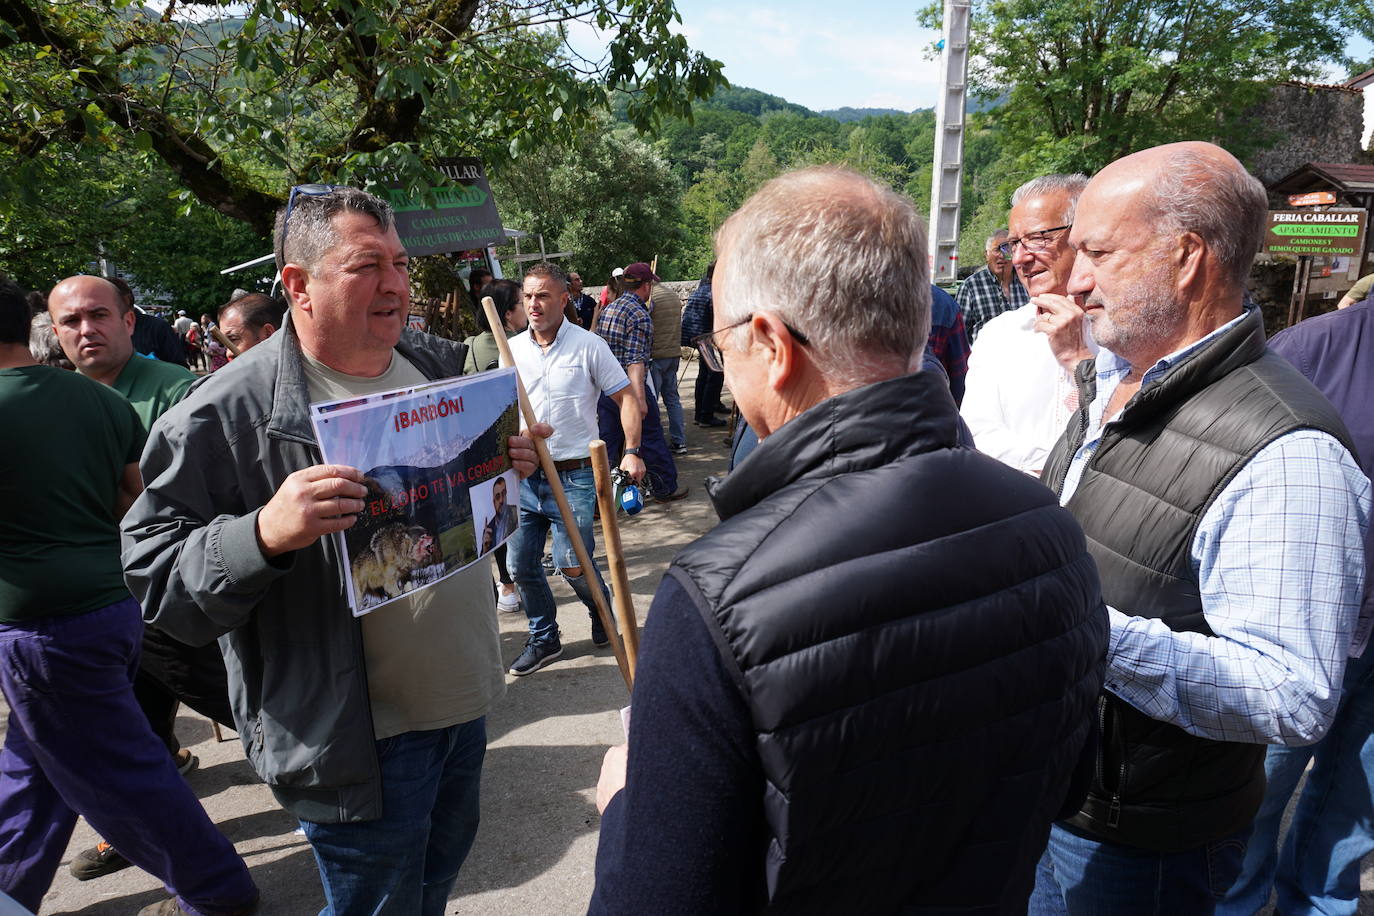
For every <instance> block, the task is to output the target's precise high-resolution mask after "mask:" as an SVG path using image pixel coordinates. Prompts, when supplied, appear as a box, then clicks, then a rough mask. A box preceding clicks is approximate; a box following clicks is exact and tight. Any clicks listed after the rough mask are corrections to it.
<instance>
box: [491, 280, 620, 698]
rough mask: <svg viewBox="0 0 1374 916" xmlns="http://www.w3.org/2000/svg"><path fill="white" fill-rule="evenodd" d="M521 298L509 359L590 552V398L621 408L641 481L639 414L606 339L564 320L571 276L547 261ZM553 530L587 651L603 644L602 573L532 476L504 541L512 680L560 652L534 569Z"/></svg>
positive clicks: (551, 608) (543, 482)
mask: <svg viewBox="0 0 1374 916" xmlns="http://www.w3.org/2000/svg"><path fill="white" fill-rule="evenodd" d="M524 296H525V314H526V315H528V316H529V320H530V324H529V328H528V329H527V330H526V331H525V332H524V333H523V334H517V335H516V336H515V337H512V338H511V341H510V348H511V354H512V355H513V356H514V357H515V367H516V368H517V369H518V370H520V378H521V379H522V380H523V381H524V383H525V389H526V391H527V392H528V393H529V396H530V403H531V404H532V405H533V406H534V415H535V416H536V417H538V418H539V420H540V422H543V423H548V424H549V425H551V426H552V427H553V430H554V432H553V436H552V437H551V438H550V439H549V452H550V454H551V455H552V456H553V463H554V467H556V468H557V469H558V478H559V480H561V481H562V482H563V491H564V492H565V493H567V495H568V504H569V505H570V506H572V511H573V517H574V518H576V519H577V527H578V530H579V531H581V533H582V542H583V543H584V544H586V545H587V553H588V555H590V554H591V553H592V552H593V551H594V550H595V542H594V540H593V537H592V535H593V531H592V517H593V509H594V507H595V505H596V483H595V480H594V478H593V473H592V461H591V458H589V457H588V449H587V444H588V443H589V442H591V441H592V440H593V439H595V438H597V427H596V409H597V407H596V405H597V401H598V400H599V399H600V397H601V396H602V395H603V394H604V395H605V396H606V397H607V398H609V399H610V400H611V401H613V402H614V403H615V405H616V407H617V408H618V409H619V411H620V422H621V425H622V426H623V427H624V429H625V444H626V446H627V447H626V449H625V455H624V457H623V458H622V459H621V461H620V467H621V468H622V469H623V470H624V471H625V472H626V473H627V474H629V475H630V476H631V477H633V478H634V479H635V480H636V481H638V480H640V479H642V478H643V477H644V462H643V461H642V460H641V459H640V457H639V433H640V420H641V418H642V417H643V414H642V413H641V412H640V406H639V400H638V399H637V398H636V397H635V396H634V395H633V394H632V393H631V390H630V380H629V377H628V376H626V374H625V370H624V369H622V368H621V366H620V362H619V361H618V360H617V359H616V358H615V355H614V354H613V353H612V352H611V348H610V347H609V346H608V345H607V344H606V341H604V340H602V339H601V338H600V337H598V336H596V335H595V334H593V333H592V332H590V331H584V330H583V329H582V328H579V327H578V326H577V325H575V324H573V323H572V322H570V321H566V320H565V319H564V306H566V305H567V303H568V279H567V276H566V275H565V274H564V273H563V271H562V270H561V269H560V268H558V267H557V266H555V265H553V264H548V263H539V264H536V265H534V266H533V267H531V268H530V269H529V270H528V271H526V272H525V284H524ZM550 529H552V530H553V560H554V564H555V566H556V567H557V568H558V569H559V571H560V572H561V573H562V575H563V578H564V579H565V580H567V583H568V585H570V586H572V590H573V591H574V592H576V593H577V597H578V598H580V599H582V603H583V604H585V605H586V606H587V611H588V613H589V614H590V615H591V618H592V645H595V646H604V645H606V643H607V641H608V640H607V637H606V631H605V630H604V629H603V628H602V626H601V620H600V619H599V618H598V617H597V616H596V603H595V601H596V599H595V598H593V597H592V591H591V589H592V587H593V586H592V584H591V583H590V582H589V578H591V577H594V578H595V581H596V585H595V587H596V588H599V589H601V591H602V593H603V594H606V595H608V596H609V592H607V591H606V583H605V582H603V581H602V579H601V573H600V571H598V570H596V569H592V570H591V572H590V574H588V572H587V571H586V570H584V569H583V568H582V567H581V565H579V563H578V561H577V555H576V554H575V553H574V552H573V547H572V542H571V541H569V540H568V532H567V529H566V528H565V527H564V525H563V516H562V515H561V514H560V513H559V510H558V505H557V503H555V502H554V499H553V491H552V490H550V489H549V482H548V480H547V479H546V478H545V477H544V472H543V471H542V470H541V471H536V472H535V473H534V474H532V475H530V477H529V479H527V480H526V481H525V482H524V483H523V484H521V486H520V528H519V530H517V531H516V533H515V536H514V537H512V538H511V541H510V569H511V576H512V578H514V579H515V588H516V591H518V592H519V593H520V602H521V604H523V605H524V607H525V616H527V617H528V618H529V621H530V636H529V639H528V640H527V641H526V643H525V648H524V651H522V652H521V653H520V655H519V657H518V658H516V659H515V661H514V662H512V663H511V666H510V673H511V674H517V675H522V674H530V673H531V672H534V671H538V670H539V669H540V668H542V667H544V666H545V665H547V664H548V663H549V662H552V661H555V660H556V659H558V658H561V657H562V655H563V642H562V636H561V634H560V632H559V629H558V610H557V608H556V607H555V605H554V600H553V591H552V590H551V589H550V588H549V582H548V579H547V578H546V577H545V576H544V569H543V566H542V564H541V563H540V560H541V559H542V557H543V553H544V542H545V541H546V540H547V539H548V536H549V530H550ZM607 603H608V604H609V601H608V602H607Z"/></svg>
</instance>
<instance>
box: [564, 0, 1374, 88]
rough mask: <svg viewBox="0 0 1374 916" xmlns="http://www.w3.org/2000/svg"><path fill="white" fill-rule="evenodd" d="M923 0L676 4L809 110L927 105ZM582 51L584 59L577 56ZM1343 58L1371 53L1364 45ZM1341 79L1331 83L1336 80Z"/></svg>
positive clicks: (585, 31)
mask: <svg viewBox="0 0 1374 916" xmlns="http://www.w3.org/2000/svg"><path fill="white" fill-rule="evenodd" d="M926 2H927V0H845V2H843V3H838V4H837V3H833V2H827V3H822V2H819V0H676V5H677V10H678V13H679V14H681V16H682V26H681V31H682V33H683V34H684V35H685V36H686V37H687V42H688V44H689V45H690V46H691V47H692V48H693V49H694V50H697V51H701V52H703V53H704V54H706V55H707V56H709V57H713V58H715V59H716V60H719V61H721V62H722V63H724V64H725V75H726V77H727V78H728V79H729V80H730V82H731V83H733V84H734V85H736V86H747V87H749V88H750V89H758V90H760V91H762V92H767V93H770V94H771V95H776V96H781V97H782V98H784V99H786V100H787V101H789V102H795V103H796V104H798V105H804V106H806V107H807V108H810V109H811V110H812V111H824V110H826V109H829V108H842V107H844V106H849V107H851V108H896V109H899V110H901V111H912V110H914V109H917V108H934V107H935V101H936V95H937V93H938V90H939V85H940V76H939V60H938V58H933V57H929V55H928V49H929V48H930V47H931V45H932V44H933V43H934V42H935V41H936V40H937V39H938V38H939V37H940V36H939V34H938V31H937V30H932V29H923V28H921V27H920V26H919V25H918V23H917V21H916V10H917V9H919V8H922V7H923V6H925V4H926ZM572 37H573V40H574V44H575V46H576V47H578V48H579V49H588V50H590V49H592V48H595V47H604V45H605V42H604V41H600V42H598V41H597V40H596V38H595V32H594V30H593V29H592V28H591V27H590V26H579V27H577V30H576V32H575V34H574V35H573V36H572ZM584 53H585V52H584ZM1350 53H1351V54H1352V55H1353V56H1355V57H1358V58H1361V59H1368V58H1369V57H1370V56H1371V47H1370V44H1369V42H1367V41H1364V40H1363V39H1359V40H1357V41H1356V42H1354V43H1352V45H1351V49H1350ZM1342 75H1343V74H1342V73H1338V72H1335V71H1333V72H1332V73H1331V75H1330V78H1331V80H1332V81H1333V82H1339V81H1340V79H1341V77H1342Z"/></svg>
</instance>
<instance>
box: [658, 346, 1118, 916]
mask: <svg viewBox="0 0 1374 916" xmlns="http://www.w3.org/2000/svg"><path fill="white" fill-rule="evenodd" d="M956 442H957V413H956V412H955V407H954V403H953V401H952V399H951V398H950V395H949V390H948V388H947V387H946V386H945V385H944V383H943V380H942V379H940V378H939V377H938V376H936V375H933V374H931V373H924V372H923V373H918V374H916V375H913V376H906V377H903V378H898V379H893V380H890V381H886V382H881V383H878V384H874V385H870V386H867V387H865V388H860V389H857V390H855V391H851V392H848V393H846V394H843V395H840V396H838V397H835V398H831V399H829V400H827V401H824V402H823V403H821V404H819V405H817V406H815V407H813V408H812V409H810V410H808V411H806V412H805V413H804V414H802V415H801V416H800V417H798V418H796V419H794V420H792V421H791V422H790V423H788V424H786V425H785V426H783V427H782V429H781V430H779V431H778V432H777V433H775V434H774V435H772V436H770V437H769V438H768V439H767V440H766V441H765V442H763V443H762V444H761V445H760V446H759V447H758V448H757V449H756V450H755V451H754V452H753V453H752V454H751V455H750V456H749V457H748V459H746V460H745V461H744V462H743V463H742V464H741V465H740V466H739V467H737V468H736V469H735V470H734V472H732V473H731V474H730V476H729V477H727V478H726V479H725V480H724V482H723V483H721V484H720V485H719V486H718V487H716V488H715V489H714V491H713V493H712V497H713V499H714V500H715V503H716V507H717V510H718V511H719V512H720V515H721V517H722V519H724V521H723V522H722V524H721V525H719V526H718V527H716V528H715V529H714V530H712V531H711V532H709V533H708V534H706V535H705V536H704V537H703V538H701V539H700V540H698V541H697V542H695V543H694V544H693V545H691V546H690V547H688V548H687V549H686V550H685V551H683V552H682V553H681V554H680V555H679V556H678V558H677V560H676V561H675V564H674V567H675V568H674V570H673V575H674V576H675V577H676V578H678V579H679V581H682V582H683V583H684V585H685V586H686V587H687V588H689V589H692V590H695V591H696V592H697V595H696V598H697V604H698V606H699V607H703V608H705V609H706V610H703V614H704V616H705V618H706V625H707V628H708V629H709V631H710V632H711V633H712V635H713V637H714V639H715V641H716V644H717V646H718V647H719V649H720V651H721V654H722V656H723V657H724V659H725V663H726V666H727V667H728V668H729V669H730V670H731V671H733V672H734V673H735V675H736V678H737V684H738V686H739V689H740V690H741V692H742V693H743V695H744V697H745V698H746V701H747V703H748V705H749V708H750V711H751V715H752V717H753V722H754V727H755V729H756V733H757V749H758V754H759V757H760V759H761V763H762V767H763V771H764V774H765V777H766V789H765V792H764V797H763V798H762V799H761V800H760V804H761V806H762V809H763V816H764V817H765V818H766V821H767V830H768V835H769V838H770V839H769V844H768V849H767V851H766V853H765V856H766V868H765V872H766V885H767V889H766V894H767V901H768V909H767V911H768V912H787V913H840V912H870V913H892V912H931V911H936V910H938V911H940V912H945V911H946V908H949V909H957V910H958V912H960V913H1012V912H1024V908H1025V901H1026V896H1027V895H1028V894H1029V891H1030V887H1031V883H1032V880H1033V872H1034V866H1035V862H1036V859H1037V858H1038V857H1039V854H1040V851H1041V850H1042V849H1043V846H1044V842H1045V836H1046V833H1047V831H1048V827H1049V822H1050V821H1051V820H1052V819H1053V818H1054V817H1055V816H1056V814H1057V813H1058V810H1059V808H1060V806H1061V805H1062V803H1063V802H1064V801H1065V797H1066V794H1067V792H1068V787H1069V783H1070V777H1071V774H1072V771H1073V769H1074V765H1075V763H1076V762H1077V760H1078V759H1079V757H1080V753H1081V752H1082V751H1083V749H1084V747H1085V742H1086V740H1087V735H1088V733H1089V732H1090V731H1091V727H1092V726H1091V718H1092V704H1093V702H1094V700H1095V698H1096V695H1097V691H1098V690H1099V689H1100V685H1101V678H1102V674H1103V665H1104V661H1105V651H1106V638H1107V622H1106V613H1105V610H1104V609H1103V607H1102V605H1101V599H1100V597H1099V595H1098V585H1097V576H1096V574H1095V571H1094V569H1093V565H1092V561H1091V560H1090V559H1089V558H1088V556H1087V554H1086V552H1085V550H1084V544H1083V540H1082V535H1081V534H1080V533H1079V531H1078V527H1077V525H1076V524H1075V523H1074V521H1073V518H1072V517H1071V516H1070V515H1069V513H1068V512H1066V511H1064V510H1063V509H1061V508H1059V507H1058V506H1057V505H1055V502H1054V499H1053V497H1052V495H1051V494H1050V492H1049V491H1048V490H1046V489H1045V488H1044V487H1043V486H1041V485H1040V484H1039V483H1037V482H1035V481H1034V480H1032V479H1031V478H1029V477H1026V476H1024V475H1022V474H1019V473H1017V472H1016V471H1013V470H1011V469H1009V468H1007V467H1005V466H1003V465H1001V464H999V463H998V462H996V461H994V460H992V459H990V458H988V457H986V456H984V455H981V454H979V453H978V452H975V451H972V450H970V449H964V448H959V447H957V445H956Z"/></svg>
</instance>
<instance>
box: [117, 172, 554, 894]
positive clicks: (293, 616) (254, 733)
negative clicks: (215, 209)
mask: <svg viewBox="0 0 1374 916" xmlns="http://www.w3.org/2000/svg"><path fill="white" fill-rule="evenodd" d="M276 249H277V263H278V267H279V268H280V270H281V276H282V284H283V286H284V288H285V289H286V292H287V295H288V298H289V300H290V303H291V310H290V314H289V316H288V319H287V321H286V323H285V325H284V327H282V329H281V330H280V331H279V332H278V333H276V334H273V335H272V336H271V337H270V338H269V339H267V340H266V341H264V342H263V343H261V344H259V345H258V346H257V347H255V348H254V350H253V352H252V353H251V354H249V355H248V356H246V357H244V358H243V359H238V360H235V361H234V362H233V363H231V364H229V365H228V366H226V367H224V368H223V369H222V370H220V371H219V372H217V373H215V374H214V375H213V376H210V377H209V378H207V379H205V380H204V381H203V382H202V383H201V384H200V385H199V386H198V387H197V388H196V389H195V390H193V391H192V392H191V393H190V395H188V396H187V398H186V399H185V400H183V401H182V402H181V403H180V404H178V405H177V406H176V407H174V408H173V409H172V410H170V411H168V412H167V413H166V414H165V415H164V416H163V417H162V419H161V420H159V421H158V422H157V424H156V425H155V426H154V427H153V429H152V432H151V434H150V435H149V440H148V447H147V449H146V450H145V452H144V455H143V465H142V471H143V477H144V480H145V482H146V485H147V489H146V490H145V492H144V494H143V496H142V497H140V499H139V500H138V502H137V503H136V505H135V506H134V507H133V509H131V510H130V512H129V514H128V515H127V516H126V517H125V520H124V524H123V534H124V566H125V571H126V575H127V578H128V582H129V585H130V587H131V589H132V590H133V591H134V593H135V594H136V596H137V597H138V598H139V600H140V601H141V603H142V605H143V607H144V609H145V614H146V615H147V617H148V618H149V619H150V620H151V621H152V622H154V623H156V624H157V625H158V626H160V627H163V628H164V629H166V630H167V631H168V632H170V633H172V634H173V635H174V636H176V637H178V638H180V639H182V640H184V641H186V642H189V643H193V644H197V643H199V644H204V643H207V642H209V641H211V640H213V639H216V638H220V645H221V647H222V648H223V650H224V654H225V662H226V667H227V668H228V672H229V691H230V697H231V699H232V702H233V707H234V718H235V722H236V724H237V727H238V731H239V734H240V735H241V736H242V739H243V743H244V748H245V750H246V752H247V755H248V759H249V761H250V762H251V763H252V764H253V766H254V768H255V769H256V770H257V772H258V775H259V776H260V777H261V778H262V779H263V781H264V782H266V783H267V784H268V785H269V786H270V787H271V788H272V790H273V793H274V794H275V795H276V797H277V799H278V801H280V802H281V804H282V805H283V806H284V807H285V808H286V809H287V810H288V811H290V812H291V813H292V814H294V815H296V817H297V818H299V820H300V822H301V825H302V827H303V829H304V831H305V835H306V837H307V839H309V841H310V844H311V846H312V847H313V848H314V852H315V857H316V861H317V864H318V865H319V870H320V875H321V879H322V881H323V884H324V893H325V898H326V901H327V907H326V912H330V913H355V912H365V913H372V912H380V911H383V910H384V911H385V912H396V913H417V914H440V913H442V912H443V909H444V903H445V901H446V900H447V897H448V894H449V891H450V890H451V889H452V887H453V884H454V882H455V880H456V878H457V875H458V870H459V867H460V866H461V865H462V862H463V859H464V858H465V857H466V855H467V852H468V849H469V848H470V847H471V845H472V840H473V837H474V835H475V834H476V830H477V819H478V781H479V778H480V773H481V767H482V759H483V756H484V754H485V750H486V730H485V715H486V712H487V709H488V708H489V707H490V705H491V703H492V701H493V700H494V699H495V698H496V697H498V696H499V695H500V694H501V693H502V691H503V689H504V677H503V673H502V670H501V667H502V666H501V659H500V653H499V647H498V642H497V625H496V617H495V601H494V597H493V595H492V589H491V573H490V570H489V569H488V568H486V565H485V564H483V563H477V564H473V565H471V566H468V567H467V568H466V569H463V570H462V571H459V572H456V573H455V574H453V575H451V576H448V577H447V578H445V579H443V580H441V581H439V582H437V583H436V584H435V585H433V586H432V587H430V588H425V589H417V590H415V591H413V592H410V593H408V594H406V595H404V596H402V597H401V598H399V599H397V600H395V601H391V602H389V603H388V604H386V605H385V606H383V607H379V608H377V609H375V610H374V611H372V612H371V613H369V614H367V615H365V616H362V617H357V618H355V617H354V616H353V615H352V614H351V613H350V611H349V605H348V582H349V575H348V570H347V568H346V566H345V564H344V560H343V557H342V556H341V552H340V541H339V539H337V538H335V537H332V535H334V534H335V533H336V532H341V531H344V530H345V529H348V528H349V527H351V526H352V525H353V524H354V522H355V521H356V520H357V514H358V513H361V512H363V511H364V510H365V509H366V505H367V504H366V502H365V499H364V498H365V496H366V495H367V494H368V488H367V487H366V486H365V484H364V477H363V473H362V471H360V470H359V469H358V468H354V467H348V466H344V465H336V464H322V463H321V455H320V450H319V445H318V442H317V440H316V437H315V433H314V430H313V429H312V426H311V421H310V410H309V407H310V404H311V403H312V402H318V401H327V400H338V399H341V398H346V397H358V396H363V395H367V394H369V393H374V392H381V391H389V390H392V389H395V388H399V387H404V386H408V385H423V384H425V383H427V382H428V381H430V380H433V379H440V378H445V377H448V376H453V375H458V374H460V373H461V367H462V364H463V356H464V349H463V347H462V345H461V344H458V343H454V342H452V341H448V340H442V339H440V338H436V337H431V336H429V335H426V334H422V333H418V332H415V331H411V330H408V329H406V327H405V324H406V315H407V312H408V311H409V299H410V295H409V284H408V276H407V256H406V251H405V249H404V248H403V247H402V245H401V242H400V239H399V237H398V236H397V234H396V231H395V228H394V224H393V217H392V211H391V208H390V207H389V206H388V205H387V204H386V203H384V202H383V201H381V200H379V199H378V198H376V197H374V196H372V195H370V194H366V193H364V192H362V191H358V190H356V189H353V188H335V187H328V186H323V185H307V186H303V187H299V188H293V189H292V192H291V196H290V199H289V200H288V203H287V205H286V207H285V208H283V210H282V211H281V212H280V213H279V214H278V217H277V225H276ZM536 432H537V433H540V434H544V433H547V432H548V430H547V429H544V428H542V427H541V428H538V429H536ZM532 444H533V443H532V442H531V441H530V440H529V439H528V438H524V437H516V436H512V437H510V439H509V440H508V442H507V447H506V448H505V449H504V450H503V451H504V454H501V455H499V456H498V458H499V462H497V463H499V464H501V465H502V468H509V467H512V466H513V467H514V468H515V470H516V471H517V472H519V473H521V474H525V475H527V474H528V473H529V472H530V471H531V470H533V467H534V458H535V456H534V451H533V448H532ZM491 470H492V471H493V472H495V471H499V470H501V469H498V468H495V467H493V468H492V469H491Z"/></svg>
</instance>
